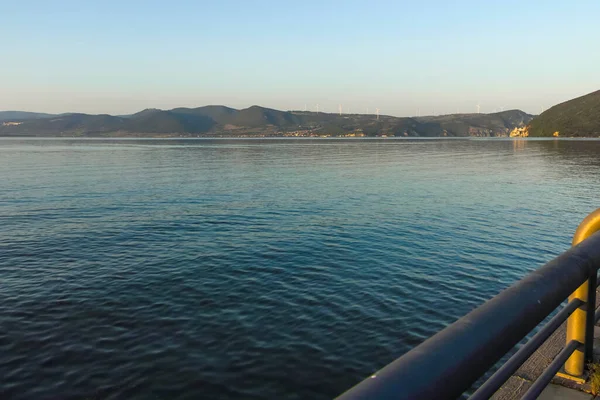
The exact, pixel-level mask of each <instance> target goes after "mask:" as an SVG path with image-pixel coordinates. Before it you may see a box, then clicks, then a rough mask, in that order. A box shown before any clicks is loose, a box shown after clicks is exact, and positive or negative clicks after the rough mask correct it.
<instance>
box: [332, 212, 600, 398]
mask: <svg viewBox="0 0 600 400" xmlns="http://www.w3.org/2000/svg"><path fill="white" fill-rule="evenodd" d="M598 231H600V209H598V210H596V211H595V212H593V213H592V214H590V215H589V216H588V217H587V218H586V219H585V220H584V221H583V222H582V223H581V225H580V226H579V228H578V229H577V232H576V233H575V236H574V238H573V247H571V248H570V249H569V250H568V251H566V252H565V253H563V254H562V255H560V256H558V257H557V258H555V259H554V260H552V261H550V262H549V263H547V264H545V265H544V266H542V267H541V268H539V269H537V270H536V271H533V272H532V273H530V274H529V275H527V276H526V277H525V278H523V279H522V280H521V281H519V282H517V283H515V284H514V285H512V286H511V287H509V288H508V289H505V290H504V291H502V292H501V293H499V294H498V295H497V296H496V297H494V298H492V299H490V300H488V301H487V302H486V303H484V304H483V305H481V306H480V307H478V308H476V309H475V310H473V311H471V312H470V313H469V314H467V315H465V316H464V317H462V318H461V319H459V320H458V321H456V322H454V323H453V324H452V325H450V326H448V327H447V328H445V329H444V330H442V331H440V332H438V333H437V334H436V335H434V336H432V337H431V338H429V339H427V340H426V341H425V342H423V343H422V344H420V345H419V346H417V347H415V348H414V349H412V350H411V351H409V352H408V353H406V354H404V355H403V356H402V357H400V358H398V359H397V360H396V361H394V362H392V363H391V364H389V365H387V366H386V367H384V368H383V369H381V370H380V371H379V372H377V373H375V374H373V375H371V376H370V377H369V378H367V379H365V380H364V381H362V382H361V383H359V384H358V385H356V386H354V387H353V388H351V389H350V390H348V391H347V392H345V393H343V394H342V395H340V396H339V397H338V399H339V400H358V399H361V400H362V399H370V400H371V399H372V400H375V399H376V400H380V399H419V400H424V399H456V398H458V397H460V396H461V395H462V394H463V393H464V392H465V391H466V390H468V389H469V388H471V386H472V385H473V384H474V383H475V381H476V380H477V379H478V378H480V377H482V376H483V375H484V374H485V373H486V372H487V371H488V370H489V369H490V368H492V367H493V366H494V365H495V364H496V363H497V362H498V361H499V360H500V359H501V358H502V357H503V356H504V355H505V354H506V353H508V352H509V351H510V350H511V349H512V348H513V347H514V346H515V345H517V344H518V343H519V342H520V341H521V340H522V339H523V338H525V337H526V336H527V334H528V333H530V332H531V331H532V330H533V329H534V328H535V327H537V326H538V325H539V324H540V323H541V322H542V321H543V320H544V319H545V318H546V317H548V316H549V315H550V314H551V313H552V312H553V311H555V310H556V309H557V307H559V306H560V305H561V303H562V302H563V301H565V299H567V297H568V299H569V301H568V303H567V305H566V306H565V307H564V308H562V309H561V310H560V311H559V312H558V313H557V314H556V315H555V316H554V317H553V318H552V319H550V321H549V322H548V323H546V325H544V326H543V327H542V328H541V329H540V330H539V331H538V332H537V333H536V334H535V335H534V336H533V337H532V338H531V339H530V340H529V341H528V342H527V343H526V344H524V345H523V346H522V347H521V348H520V349H519V350H518V351H517V352H516V353H515V354H514V355H513V356H512V357H511V358H510V359H509V360H508V361H507V362H506V363H505V364H503V365H502V366H501V367H500V368H499V369H498V370H497V371H496V372H495V373H494V374H493V375H492V376H491V377H490V378H489V379H488V380H487V381H486V382H485V383H484V384H482V385H481V386H480V387H479V388H477V390H476V391H475V392H474V393H473V395H471V397H469V400H482V399H488V398H489V397H491V396H492V395H493V394H494V393H495V392H496V391H497V390H498V389H499V388H500V387H502V385H503V384H504V383H505V382H506V381H507V380H508V379H509V378H510V377H511V376H512V375H513V374H514V373H515V372H516V371H517V369H518V368H519V367H520V366H521V365H522V364H523V363H524V362H525V361H526V360H527V359H528V358H529V357H530V356H531V355H532V354H533V353H534V352H535V351H536V350H537V349H538V348H539V347H540V345H541V344H543V343H544V342H545V341H546V339H548V338H549V337H550V335H552V333H554V331H555V330H556V329H557V328H558V327H560V326H561V325H562V324H563V323H564V322H565V320H567V335H566V344H565V347H564V348H563V350H562V351H561V352H560V353H558V355H557V356H556V357H555V358H554V360H553V361H552V362H551V363H550V365H548V367H547V368H546V369H545V370H544V372H543V373H542V374H541V375H540V376H539V377H538V378H537V380H536V381H535V382H533V384H532V385H531V387H530V388H529V390H528V391H527V392H526V393H525V395H524V396H523V397H522V398H523V399H535V398H537V397H538V396H539V394H540V393H541V392H542V391H543V390H544V388H545V387H546V386H547V385H548V384H549V383H550V381H551V380H552V378H553V377H554V376H555V375H556V373H557V372H558V371H559V370H560V369H561V367H563V365H564V371H565V373H566V374H568V375H571V376H573V377H581V376H582V375H583V373H584V367H585V365H586V363H587V362H589V361H591V360H592V355H593V353H592V351H593V348H592V346H593V333H594V324H595V322H597V321H598V319H600V309H599V310H598V311H596V310H595V309H594V308H595V304H596V286H597V285H596V282H597V278H596V276H597V273H598V272H597V271H598V269H599V268H600V232H598Z"/></svg>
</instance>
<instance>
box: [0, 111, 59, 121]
mask: <svg viewBox="0 0 600 400" xmlns="http://www.w3.org/2000/svg"><path fill="white" fill-rule="evenodd" d="M52 116H54V114H44V113H35V112H27V111H0V122H4V121H21V120H25V119H40V118H48V117H52Z"/></svg>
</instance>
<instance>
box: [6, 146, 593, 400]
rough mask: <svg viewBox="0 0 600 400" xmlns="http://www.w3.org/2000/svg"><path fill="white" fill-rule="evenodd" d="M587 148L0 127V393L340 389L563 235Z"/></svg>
mask: <svg viewBox="0 0 600 400" xmlns="http://www.w3.org/2000/svg"><path fill="white" fill-rule="evenodd" d="M599 155H600V142H598V141H569V140H560V141H559V140H550V141H531V140H530V141H523V140H520V141H510V140H372V141H371V140H76V139H73V140H39V139H32V140H18V139H4V140H0V398H2V399H5V398H6V399H36V400H39V399H82V400H83V399H105V398H106V399H282V398H285V399H328V398H331V397H334V396H335V395H337V394H339V393H340V392H342V391H344V390H345V389H347V388H349V387H350V386H352V385H353V384H355V383H357V382H358V381H360V380H361V379H362V378H364V377H365V376H367V375H368V374H370V373H371V372H373V371H375V370H377V369H379V368H381V367H382V366H384V365H385V364H386V363H388V362H390V361H392V360H393V359H395V358H396V357H398V356H399V355H401V354H402V353H404V352H405V351H407V350H408V349H410V348H411V347H413V346H415V345H416V344H418V343H420V342H421V341H423V340H424V339H425V338H426V337H428V336H430V335H431V334H433V333H435V332H436V331H438V330H439V329H441V328H443V327H444V326H446V325H447V324H449V323H451V322H452V321H454V320H455V319H456V318H458V317H460V316H462V315H463V314H464V313H466V312H468V311H469V310H471V309H472V308H473V307H475V306H477V305H478V304H480V303H481V302H483V301H484V300H486V299H488V298H490V297H491V296H493V295H494V294H496V293H497V292H498V291H500V290H501V289H502V288H504V287H506V286H507V285H509V284H511V283H512V282H514V281H516V280H518V279H519V278H520V277H522V276H523V275H524V274H526V273H527V272H528V271H530V270H532V269H534V268H536V267H537V266H539V265H540V264H542V263H543V262H545V261H547V260H549V259H551V258H552V257H554V256H556V255H558V254H559V253H560V252H562V251H563V250H565V249H566V248H568V245H569V241H570V236H571V234H572V232H573V231H574V230H575V228H576V226H577V224H578V223H579V222H580V220H581V219H583V217H585V215H586V214H587V213H588V212H590V211H592V210H593V209H595V208H596V207H599V206H600V201H599V200H600V199H599V195H598V193H599V192H600V180H599V178H598V177H599V176H600V174H599V172H600V168H599V165H600V158H599Z"/></svg>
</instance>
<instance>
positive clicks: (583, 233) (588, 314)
mask: <svg viewBox="0 0 600 400" xmlns="http://www.w3.org/2000/svg"><path fill="white" fill-rule="evenodd" d="M599 230H600V208H599V209H597V210H596V211H594V212H593V213H591V214H590V215H588V216H587V217H586V218H585V219H584V220H583V222H581V224H580V225H579V227H578V228H577V231H575V235H574V236H573V246H575V245H577V244H579V243H581V242H583V241H584V240H585V239H587V238H588V237H589V236H591V235H592V234H594V233H596V232H597V231H599ZM596 273H597V272H596V270H594V271H590V279H588V280H587V281H586V282H585V283H584V284H583V285H581V286H580V287H579V288H578V289H577V290H576V291H575V292H573V294H571V296H569V301H571V300H573V299H581V300H582V301H585V304H584V305H583V306H581V307H580V308H578V309H577V310H575V311H574V312H573V314H571V316H570V317H569V319H568V320H567V342H566V343H567V344H568V343H570V342H571V341H572V340H577V341H578V342H580V343H583V344H584V350H583V351H581V350H575V351H574V352H573V354H572V355H571V357H569V359H568V360H567V362H566V363H565V372H566V373H567V374H569V375H571V376H574V377H580V376H581V375H583V371H584V368H585V363H586V362H588V361H591V360H592V356H593V343H594V312H595V308H596Z"/></svg>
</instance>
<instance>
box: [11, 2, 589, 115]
mask: <svg viewBox="0 0 600 400" xmlns="http://www.w3.org/2000/svg"><path fill="white" fill-rule="evenodd" d="M599 18H600V1H598V0H574V1H563V0H546V1H537V0H535V1H533V0H531V1H529V0H528V1H524V0H520V1H513V0H506V1H487V0H478V1H471V0H469V1H460V0H458V1H442V0H414V1H400V0H397V1H391V0H390V1H377V0H373V1H365V0H361V1H353V0H344V1H328V0H321V1H318V0H304V1H301V0H293V1H287V0H285V1H284V0H280V1H274V0H211V1H203V0H195V1H193V0H172V1H164V0H161V1H153V0H144V1H141V0H139V1H138V0H136V1H128V0H121V1H114V0H103V1H81V0H77V1H75V0H62V1H61V0H57V1H48V0H38V1H33V0H0V21H1V22H0V49H1V55H0V110H15V109H16V110H28V111H43V112H67V111H72V112H87V113H112V114H120V113H130V112H134V111H138V110H140V109H143V108H147V107H157V108H164V109H168V108H172V107H176V106H201V105H206V104H226V105H229V106H233V107H237V108H241V107H247V106H250V105H252V104H260V105H264V106H268V107H273V108H278V109H302V108H304V105H305V104H306V105H307V107H308V108H309V109H314V108H315V107H316V104H317V103H318V104H319V105H320V108H321V110H325V111H332V112H333V111H337V108H338V104H340V103H341V104H343V107H344V110H347V109H348V108H350V110H351V111H352V112H366V109H367V108H369V111H370V112H374V109H375V107H378V108H380V109H381V112H382V113H385V114H390V115H401V116H402V115H414V114H415V113H416V110H417V109H420V113H421V114H430V113H433V112H435V113H437V114H440V113H451V112H456V111H457V110H460V111H461V112H474V111H475V105H476V104H477V103H478V102H479V103H480V104H481V110H482V112H491V111H493V109H495V108H499V107H501V106H504V107H506V108H521V109H523V110H525V111H528V112H532V113H538V112H539V110H540V107H549V106H551V105H553V104H555V103H557V102H561V101H564V100H567V99H569V98H572V97H576V96H579V95H582V94H585V93H587V92H591V91H594V90H597V89H600V50H599V47H598V46H599V43H600V24H599V23H598V19H599Z"/></svg>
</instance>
